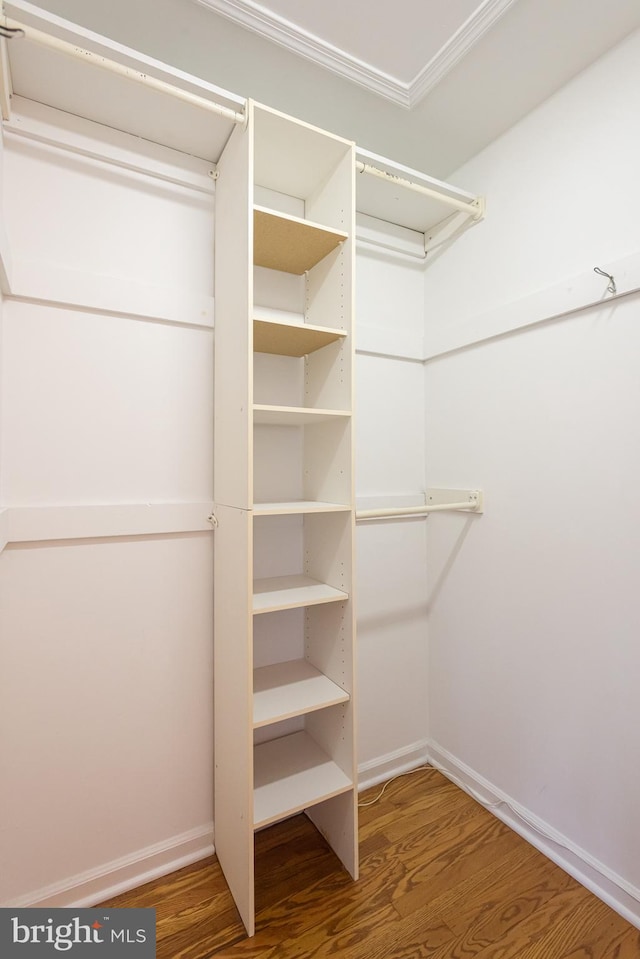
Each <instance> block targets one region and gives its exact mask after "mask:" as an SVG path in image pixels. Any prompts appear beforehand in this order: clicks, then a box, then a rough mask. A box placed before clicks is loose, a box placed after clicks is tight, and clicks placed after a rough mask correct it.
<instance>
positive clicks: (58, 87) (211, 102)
mask: <svg viewBox="0 0 640 959" xmlns="http://www.w3.org/2000/svg"><path fill="white" fill-rule="evenodd" d="M3 8H4V14H5V15H6V16H7V17H9V18H11V19H12V20H15V21H17V22H19V23H20V25H24V26H26V27H27V36H26V37H21V38H20V39H15V40H11V41H10V42H8V43H7V44H6V55H7V57H8V73H9V75H10V77H11V85H12V91H13V94H14V95H15V96H20V97H25V98H26V99H28V100H35V101H37V102H39V103H44V104H46V105H47V106H50V107H54V108H56V109H58V110H63V111H64V112H65V113H69V114H72V115H74V116H78V117H84V118H85V119H87V120H93V121H95V122H96V123H101V124H104V125H105V126H107V127H112V128H113V129H115V130H122V131H124V132H125V133H131V134H133V135H134V136H138V137H141V138H143V139H145V140H150V141H152V142H154V143H160V144H162V145H163V146H168V147H171V148H172V149H174V150H180V151H181V152H183V153H186V154H190V155H193V156H196V157H200V158H201V159H203V160H209V161H211V162H216V161H217V160H218V158H219V157H220V154H221V153H222V151H223V149H224V146H225V143H226V142H227V140H228V139H229V136H230V134H231V132H232V130H233V128H234V126H235V125H236V121H235V120H234V119H233V117H232V114H233V113H234V112H235V113H237V114H242V112H243V111H244V109H245V106H246V100H244V98H242V97H238V96H236V95H234V94H232V93H229V92H228V91H227V90H222V89H221V88H220V87H216V86H214V85H213V84H211V83H207V82H206V81H204V80H200V79H198V78H197V77H192V76H189V74H186V73H183V72H182V71H181V70H176V69H174V68H173V67H169V66H167V65H166V64H163V63H160V62H159V61H158V60H154V59H152V58H151V57H146V56H144V54H141V53H138V52H137V51H135V50H131V49H129V48H128V47H125V46H122V44H119V43H115V42H114V41H112V40H109V39H108V38H106V37H101V36H99V35H98V34H96V33H93V32H91V31H90V30H85V29H84V28H82V27H79V26H77V25H76V24H73V23H70V22H69V21H67V20H64V19H62V18H61V17H57V16H55V15H54V14H52V13H48V12H46V11H44V10H40V9H39V8H38V7H36V6H34V5H33V4H31V3H27V2H25V0H13V2H5V3H4V5H3ZM39 34H42V35H43V36H38V35H39ZM56 41H61V44H60V46H59V47H58V48H56V46H55V42H56ZM65 44H67V45H69V47H70V49H65ZM4 46H5V45H4V44H3V47H4ZM85 51H86V52H85ZM102 61H108V62H109V63H113V64H115V66H116V67H120V68H121V69H122V70H123V72H121V73H117V72H114V71H113V70H112V69H109V68H108V67H107V66H105V64H104V63H103V62H102ZM126 71H129V75H128V76H127V75H126ZM133 74H138V75H139V76H141V77H142V81H141V80H140V79H136V78H134V76H133ZM146 78H150V80H151V81H153V80H157V81H160V86H159V87H157V88H155V89H154V88H152V87H151V86H150V85H149V84H148V83H145V82H144V81H145V79H146ZM162 85H164V87H163V86H162ZM175 90H177V91H178V93H180V92H181V91H183V92H184V93H185V94H186V95H187V99H180V98H179V96H176V94H175V92H173V91H175ZM216 105H218V106H222V107H223V108H224V109H225V110H226V111H228V115H223V114H218V113H216V112H214V107H215V106H216ZM5 119H8V117H5Z"/></svg>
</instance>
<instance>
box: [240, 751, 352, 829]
mask: <svg viewBox="0 0 640 959" xmlns="http://www.w3.org/2000/svg"><path fill="white" fill-rule="evenodd" d="M253 769H254V791H253V815H254V827H255V828H256V829H259V828H261V827H263V826H268V825H269V824H270V823H274V822H277V821H278V820H279V819H285V818H286V817H287V816H293V815H295V814H296V813H298V812H302V810H303V809H308V808H309V807H310V806H315V805H316V804H317V803H320V802H323V801H324V800H326V799H331V798H332V797H333V796H339V795H340V794H341V793H345V792H348V791H349V790H350V789H353V788H354V786H353V783H352V782H351V781H350V780H349V778H348V777H347V776H346V775H345V773H343V772H342V770H341V769H340V767H339V766H337V765H336V763H334V762H333V761H332V760H331V759H330V758H329V756H327V754H326V753H325V752H324V751H323V750H322V749H320V747H319V746H318V745H317V743H315V742H314V741H313V739H311V737H310V736H308V735H307V733H305V732H299V733H293V734H292V735H291V736H283V737H282V738H281V739H272V740H271V741H269V742H266V743H261V744H260V745H259V746H256V747H255V749H254V752H253Z"/></svg>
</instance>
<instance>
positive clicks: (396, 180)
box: [356, 160, 484, 220]
mask: <svg viewBox="0 0 640 959" xmlns="http://www.w3.org/2000/svg"><path fill="white" fill-rule="evenodd" d="M356 171H357V172H358V173H367V174H368V175H369V176H377V177H379V178H380V179H381V180H387V181H388V182H389V183H393V184H395V185H396V186H401V187H404V188H405V189H407V190H413V191H414V193H421V194H422V195H423V196H428V197H430V198H431V199H432V200H438V201H440V202H441V203H446V204H448V205H449V206H452V207H454V208H455V209H456V210H462V212H463V213H466V214H468V215H469V216H470V217H472V218H473V219H474V220H481V219H482V218H483V216H484V202H483V200H482V197H478V199H476V200H470V201H469V202H467V201H465V200H458V199H456V197H454V196H448V195H447V194H446V193H439V192H438V191H437V190H433V189H431V187H428V186H423V185H422V183H415V182H414V181H413V180H407V179H406V178H405V177H402V176H396V175H395V173H387V171H386V170H380V169H379V167H376V166H371V164H370V163H363V162H362V160H356Z"/></svg>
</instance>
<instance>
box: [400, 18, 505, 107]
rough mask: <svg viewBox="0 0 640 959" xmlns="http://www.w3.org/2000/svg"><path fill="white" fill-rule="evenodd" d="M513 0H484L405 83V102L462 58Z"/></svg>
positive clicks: (430, 86)
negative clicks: (413, 76) (407, 83)
mask: <svg viewBox="0 0 640 959" xmlns="http://www.w3.org/2000/svg"><path fill="white" fill-rule="evenodd" d="M514 3H516V0H484V2H483V3H481V4H480V5H479V6H478V7H477V8H476V10H474V12H473V13H472V14H471V16H470V17H469V18H468V20H466V21H465V22H464V23H463V24H462V26H461V27H460V28H459V29H458V30H456V32H455V33H454V34H452V35H451V36H450V37H449V39H448V40H447V42H446V43H444V44H443V45H442V46H441V47H440V49H439V50H438V52H437V53H436V55H435V56H434V57H432V58H431V60H429V62H428V63H427V64H425V66H424V67H423V68H422V70H420V72H419V73H418V74H417V75H416V76H415V78H414V79H413V80H412V81H411V83H410V84H409V106H410V107H413V106H415V105H416V103H419V102H420V100H422V99H423V98H424V97H426V96H427V94H428V93H430V92H431V90H433V88H434V87H435V86H436V85H437V84H438V83H440V81H441V80H442V79H443V78H444V77H445V76H446V75H447V73H449V71H450V70H453V68H454V67H455V66H456V64H457V63H459V62H460V60H462V58H463V57H464V56H466V54H467V53H468V52H469V50H471V48H472V47H473V46H474V45H475V44H476V43H477V42H478V40H480V38H481V37H483V36H484V34H485V33H486V32H487V30H489V29H490V28H491V27H492V26H493V25H494V23H496V22H497V21H498V20H499V19H500V17H502V15H503V14H504V13H506V12H507V10H508V9H509V7H511V6H513V4H514Z"/></svg>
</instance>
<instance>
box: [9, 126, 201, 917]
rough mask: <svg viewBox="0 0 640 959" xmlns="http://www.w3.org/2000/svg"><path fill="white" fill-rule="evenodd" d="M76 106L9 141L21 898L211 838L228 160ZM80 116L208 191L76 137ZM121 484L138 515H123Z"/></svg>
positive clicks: (93, 884)
mask: <svg viewBox="0 0 640 959" xmlns="http://www.w3.org/2000/svg"><path fill="white" fill-rule="evenodd" d="M41 119H42V117H41ZM55 119H56V118H55V117H54V116H52V114H51V113H50V112H48V113H47V122H51V123H52V127H51V128H52V129H53V126H55V123H54V122H53V121H55ZM59 119H60V129H59V134H60V147H50V146H44V145H42V144H40V143H37V142H32V141H30V140H25V139H23V138H20V137H16V136H9V135H7V138H6V149H5V191H4V199H5V214H6V217H5V220H4V223H5V225H6V229H7V233H8V236H9V239H10V241H11V249H12V254H13V263H14V267H15V268H16V269H15V275H16V284H17V285H16V289H15V290H14V294H16V293H17V295H13V296H11V297H9V298H8V299H6V300H5V303H4V312H3V315H2V343H3V351H2V380H1V381H2V396H1V413H2V418H1V421H0V436H1V441H2V442H1V446H0V457H1V460H2V465H3V469H2V477H1V485H0V503H1V504H2V505H4V506H6V507H9V508H10V514H11V522H12V523H13V521H14V518H15V520H16V524H17V525H16V526H15V528H16V529H17V528H18V527H19V528H21V529H23V528H24V522H23V520H22V517H24V515H25V512H26V513H27V514H28V516H29V517H30V523H32V524H33V525H34V526H35V529H36V533H35V535H33V536H31V537H30V539H31V540H32V541H28V542H10V543H9V545H8V546H7V547H6V548H5V549H4V550H3V551H2V553H1V555H0V634H1V635H2V665H1V668H0V731H1V732H0V768H1V769H2V790H1V799H0V803H1V806H2V811H1V814H0V824H1V825H0V861H1V862H2V870H1V871H0V901H2V902H3V903H12V904H14V903H24V904H34V903H36V902H38V901H45V902H47V903H48V904H51V905H64V904H69V903H72V902H78V901H80V902H82V901H87V900H88V901H96V899H98V900H99V899H100V898H104V896H105V895H106V894H107V893H108V891H110V889H112V888H113V887H117V886H118V884H120V883H123V884H125V885H129V884H131V883H132V882H133V883H134V884H135V883H137V882H140V881H143V880H144V878H145V876H147V875H149V874H153V872H154V871H160V872H162V871H166V868H167V865H168V864H169V865H171V864H172V865H174V866H176V865H179V864H180V863H181V862H185V861H189V860H190V859H194V858H198V857H200V856H202V855H203V854H206V853H207V852H208V851H210V850H211V848H212V823H211V818H212V803H213V783H212V779H213V755H212V753H213V735H212V722H213V709H212V685H213V684H212V642H211V640H212V630H213V611H212V588H211V584H212V565H213V544H212V540H213V537H212V533H211V530H210V527H209V531H208V532H204V531H196V530H201V529H206V528H207V527H208V524H207V523H206V513H207V508H206V504H207V502H210V501H211V499H212V483H213V478H212V458H213V449H212V433H213V423H212V420H213V411H212V395H213V348H212V347H213V332H212V329H211V315H210V314H211V312H212V311H211V309H210V305H211V297H212V293H213V193H212V188H211V181H210V178H209V177H208V176H207V169H208V165H207V164H204V163H202V164H201V167H202V169H201V171H200V173H198V170H196V168H195V166H194V161H193V160H192V158H187V157H185V158H181V157H180V156H179V155H176V154H172V152H171V151H163V150H161V149H159V148H158V149H156V148H154V147H152V146H151V145H149V144H145V143H144V141H138V140H136V139H135V138H133V137H125V136H124V135H118V134H117V133H116V132H115V131H110V130H106V129H105V128H100V127H96V126H95V125H93V124H88V123H83V122H81V121H77V120H74V119H73V118H69V117H65V116H61V117H60V118H59ZM24 122H25V124H27V125H28V124H29V120H28V119H25V120H24ZM69 125H70V127H75V131H76V132H75V133H74V132H73V129H70V127H69ZM80 132H81V133H82V135H83V136H84V137H86V139H85V144H86V143H89V145H90V148H91V150H92V152H94V153H97V154H101V155H104V156H105V157H109V156H114V155H117V156H119V157H120V158H121V157H122V152H121V151H124V150H125V149H126V150H127V151H129V155H130V156H132V157H133V158H134V162H136V163H137V165H138V166H141V167H145V166H147V165H148V167H149V170H152V169H153V168H154V163H155V161H156V160H157V161H158V162H160V161H162V163H164V164H168V165H171V167H172V169H173V171H174V172H175V175H176V177H177V178H178V179H180V176H181V172H180V171H181V169H182V168H184V179H185V182H186V181H190V182H192V183H193V181H194V180H197V179H198V176H200V180H201V181H202V184H204V187H203V189H204V192H202V191H201V190H195V189H192V188H191V187H189V186H187V185H185V186H182V185H178V184H176V183H169V182H168V181H166V180H161V179H158V178H155V177H154V176H152V175H146V174H141V173H134V172H131V171H128V170H125V169H122V168H118V167H115V166H112V165H110V164H109V163H108V162H105V163H103V162H101V161H98V160H93V159H88V158H86V157H84V156H81V155H74V154H71V153H69V152H68V151H67V150H66V148H65V146H64V144H65V143H73V142H74V138H75V137H76V134H78V133H80ZM207 184H208V186H207ZM207 190H208V192H207ZM18 290H19V292H18ZM194 304H197V305H194ZM207 304H209V306H207ZM203 305H204V306H207V309H208V310H209V320H208V325H207V320H206V318H205V317H203V315H202V310H201V309H200V308H199V307H200V306H203ZM205 312H206V311H205ZM122 504H133V511H132V513H131V515H133V516H134V519H135V517H138V518H139V521H138V520H135V522H132V523H129V525H130V527H131V533H130V535H113V534H114V533H117V530H116V529H115V528H112V527H113V526H114V523H115V525H116V526H117V525H118V523H119V522H120V520H119V519H117V515H119V514H117V507H118V506H119V505H122ZM193 504H195V506H193ZM198 504H200V505H201V506H202V510H201V512H202V513H203V514H204V515H203V522H204V525H203V526H198V523H196V524H195V526H189V524H188V523H187V524H186V525H184V526H183V528H181V526H180V524H179V523H177V524H173V526H172V525H171V524H170V525H169V527H167V529H166V531H165V532H164V533H160V534H158V535H137V534H136V529H137V527H136V522H139V529H138V532H139V533H140V534H142V533H143V532H144V530H145V528H146V527H147V526H148V525H149V523H148V521H147V519H146V515H147V513H148V514H149V515H151V516H152V517H153V516H155V515H157V512H158V510H160V512H163V510H164V511H165V513H167V515H168V514H169V513H171V515H178V514H179V515H186V514H187V513H190V512H192V511H195V512H197V511H198V509H199V506H198ZM85 506H92V507H95V509H94V510H93V511H89V513H87V511H84V512H83V511H82V509H81V507H85ZM45 508H46V509H45ZM172 511H173V512H172ZM80 514H81V517H84V518H83V519H82V522H83V523H84V524H85V527H86V528H83V530H82V535H81V537H80V538H75V537H77V536H78V529H77V523H78V516H79V515H80ZM114 514H117V515H116V520H113V518H112V517H113V516H114ZM127 515H129V514H127ZM163 515H164V514H163ZM43 517H44V519H43ZM96 522H98V524H99V531H98V526H96V525H95V524H96ZM52 523H53V525H54V526H55V529H56V530H58V532H57V534H54V535H56V537H57V538H55V539H53V538H52V534H51V532H50V531H51V528H52V527H51V524H52ZM92 524H93V525H92ZM12 528H13V527H12ZM181 529H182V531H180V530H181ZM38 530H40V531H41V532H40V533H38ZM172 530H173V531H172ZM11 538H12V539H14V537H13V536H12V537H11ZM33 540H35V541H33Z"/></svg>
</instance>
